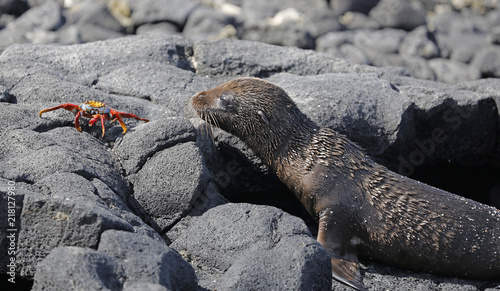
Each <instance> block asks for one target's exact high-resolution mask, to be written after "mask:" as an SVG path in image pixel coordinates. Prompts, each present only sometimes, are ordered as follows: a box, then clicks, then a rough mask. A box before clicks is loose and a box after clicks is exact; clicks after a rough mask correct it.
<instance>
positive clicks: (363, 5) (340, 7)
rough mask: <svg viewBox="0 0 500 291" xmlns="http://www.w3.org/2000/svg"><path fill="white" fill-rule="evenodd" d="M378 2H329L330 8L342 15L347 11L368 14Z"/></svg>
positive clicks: (339, 0) (357, 0) (365, 0)
mask: <svg viewBox="0 0 500 291" xmlns="http://www.w3.org/2000/svg"><path fill="white" fill-rule="evenodd" d="M378 2H379V0H349V1H342V0H333V1H330V7H331V8H332V9H333V10H334V11H335V12H337V13H339V14H343V13H345V12H347V11H355V12H361V13H364V14H368V12H369V11H370V10H371V9H372V8H373V7H375V5H377V3H378Z"/></svg>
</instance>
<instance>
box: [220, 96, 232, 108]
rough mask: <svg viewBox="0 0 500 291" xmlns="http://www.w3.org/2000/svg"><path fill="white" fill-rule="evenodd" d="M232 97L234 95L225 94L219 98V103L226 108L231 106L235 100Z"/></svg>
mask: <svg viewBox="0 0 500 291" xmlns="http://www.w3.org/2000/svg"><path fill="white" fill-rule="evenodd" d="M232 98H233V97H232V96H231V95H227V94H223V95H222V96H220V98H219V104H220V106H221V107H224V108H226V107H228V106H230V105H231V101H232V100H233V99H232Z"/></svg>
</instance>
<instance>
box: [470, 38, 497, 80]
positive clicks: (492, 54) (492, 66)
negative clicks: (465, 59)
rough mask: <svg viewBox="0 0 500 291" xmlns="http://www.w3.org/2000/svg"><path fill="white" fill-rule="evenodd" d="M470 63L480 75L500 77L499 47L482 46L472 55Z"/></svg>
mask: <svg viewBox="0 0 500 291" xmlns="http://www.w3.org/2000/svg"><path fill="white" fill-rule="evenodd" d="M471 65H472V66H475V67H476V68H478V69H479V70H480V71H481V75H482V76H485V77H496V78H498V77H500V47H498V46H489V47H484V48H483V49H481V50H480V51H478V52H477V53H476V54H475V55H474V58H473V59H472V61H471Z"/></svg>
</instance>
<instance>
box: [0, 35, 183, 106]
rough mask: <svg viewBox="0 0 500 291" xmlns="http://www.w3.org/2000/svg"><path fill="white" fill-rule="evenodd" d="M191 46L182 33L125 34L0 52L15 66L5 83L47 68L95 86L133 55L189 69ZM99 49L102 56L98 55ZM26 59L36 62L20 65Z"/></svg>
mask: <svg viewBox="0 0 500 291" xmlns="http://www.w3.org/2000/svg"><path fill="white" fill-rule="evenodd" d="M189 46H190V42H189V41H188V40H186V39H184V38H182V37H179V36H137V37H125V38H118V39H113V40H107V41H104V42H93V43H88V44H84V45H77V46H44V45H39V46H28V45H14V46H11V47H9V48H7V49H6V50H5V51H4V52H3V53H2V55H0V63H1V64H2V66H4V67H5V66H9V67H11V68H12V69H11V70H9V71H8V72H7V71H4V72H2V75H0V78H2V79H3V80H4V86H7V87H9V86H12V87H13V86H15V85H16V84H18V83H19V81H20V80H22V79H23V78H25V77H26V72H27V71H31V72H37V70H39V69H40V68H45V69H44V71H43V73H42V72H40V71H38V75H41V74H43V75H50V76H51V77H53V78H54V79H59V81H60V80H61V79H62V77H61V76H62V75H61V74H63V72H64V79H65V80H66V81H70V82H72V83H77V84H80V85H84V86H86V87H92V86H93V85H94V84H97V83H98V81H99V77H100V76H102V75H106V74H109V73H110V72H112V71H114V70H116V69H118V68H121V67H124V66H127V65H129V64H130V60H131V59H133V60H134V62H133V63H140V62H145V63H151V62H157V65H159V64H170V65H174V66H177V67H179V68H182V69H187V70H190V69H191V63H190V62H189V61H188V60H187V55H186V54H187V53H188V51H189ZM97 53H98V54H99V56H100V57H99V58H96V57H95V55H96V54H97ZM26 59H29V60H30V63H31V64H33V66H28V65H24V66H20V65H19V63H22V64H25V62H26ZM39 86H40V87H41V85H39ZM45 87H46V86H45ZM86 89H88V88H86ZM100 93H101V95H102V92H100ZM52 95H53V94H52ZM54 99H55V98H54ZM58 100H60V97H59V98H58ZM83 101H85V100H83Z"/></svg>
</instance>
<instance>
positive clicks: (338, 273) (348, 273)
mask: <svg viewBox="0 0 500 291" xmlns="http://www.w3.org/2000/svg"><path fill="white" fill-rule="evenodd" d="M332 277H333V278H334V279H335V280H337V281H339V282H342V283H344V284H346V285H348V286H351V287H353V288H355V289H357V290H361V291H365V290H367V289H366V287H365V285H364V284H363V281H362V280H361V274H360V273H359V267H358V264H357V263H354V262H349V261H345V260H342V259H337V258H332Z"/></svg>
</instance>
